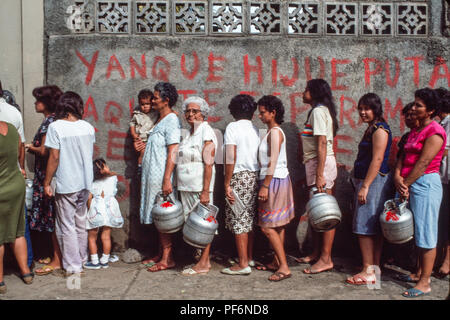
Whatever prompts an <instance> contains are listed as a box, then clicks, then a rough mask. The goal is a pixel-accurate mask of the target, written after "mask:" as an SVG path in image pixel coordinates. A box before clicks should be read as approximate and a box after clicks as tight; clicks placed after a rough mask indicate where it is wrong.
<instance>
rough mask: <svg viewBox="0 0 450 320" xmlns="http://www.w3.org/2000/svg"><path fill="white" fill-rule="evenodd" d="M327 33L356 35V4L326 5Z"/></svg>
mask: <svg viewBox="0 0 450 320" xmlns="http://www.w3.org/2000/svg"><path fill="white" fill-rule="evenodd" d="M325 19H326V20H325V32H326V34H328V35H356V34H357V32H358V31H357V30H358V29H357V22H358V7H357V5H356V4H355V3H338V2H332V3H326V4H325Z"/></svg>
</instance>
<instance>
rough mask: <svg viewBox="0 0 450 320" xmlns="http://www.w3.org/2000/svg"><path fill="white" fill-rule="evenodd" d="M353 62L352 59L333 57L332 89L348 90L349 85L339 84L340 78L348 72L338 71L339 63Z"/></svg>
mask: <svg viewBox="0 0 450 320" xmlns="http://www.w3.org/2000/svg"><path fill="white" fill-rule="evenodd" d="M349 63H351V60H349V59H344V60H338V59H335V58H333V59H331V90H341V91H345V90H348V87H347V86H345V85H338V83H337V82H338V78H343V77H345V76H346V75H347V74H346V73H344V72H337V65H339V64H349Z"/></svg>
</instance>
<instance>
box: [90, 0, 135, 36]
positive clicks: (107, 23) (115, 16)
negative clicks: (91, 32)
mask: <svg viewBox="0 0 450 320" xmlns="http://www.w3.org/2000/svg"><path fill="white" fill-rule="evenodd" d="M129 12H130V3H129V1H99V2H98V4H97V28H98V29H97V30H98V31H99V32H107V33H128V32H129V24H130V23H129V22H130V14H129Z"/></svg>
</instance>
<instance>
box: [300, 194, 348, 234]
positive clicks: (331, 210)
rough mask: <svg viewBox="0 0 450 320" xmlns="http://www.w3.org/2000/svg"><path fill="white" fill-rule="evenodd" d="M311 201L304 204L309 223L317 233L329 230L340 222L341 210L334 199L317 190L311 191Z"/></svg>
mask: <svg viewBox="0 0 450 320" xmlns="http://www.w3.org/2000/svg"><path fill="white" fill-rule="evenodd" d="M311 195H312V197H311V199H310V200H309V201H308V203H307V204H306V212H307V213H308V217H309V223H310V224H311V227H312V228H313V229H314V230H316V231H319V232H323V231H327V230H331V229H333V228H335V227H336V226H337V225H338V224H339V223H340V222H341V217H342V214H341V210H340V209H339V205H338V203H337V201H336V198H335V197H333V196H332V195H330V194H328V193H325V192H320V193H318V192H317V188H315V187H314V188H312V189H311Z"/></svg>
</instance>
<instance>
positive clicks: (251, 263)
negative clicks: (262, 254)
mask: <svg viewBox="0 0 450 320" xmlns="http://www.w3.org/2000/svg"><path fill="white" fill-rule="evenodd" d="M228 263H229V264H235V263H239V258H233V259H231V258H230V259H228ZM248 265H249V266H250V267H252V268H254V267H255V266H256V262H255V260H249V261H248Z"/></svg>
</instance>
